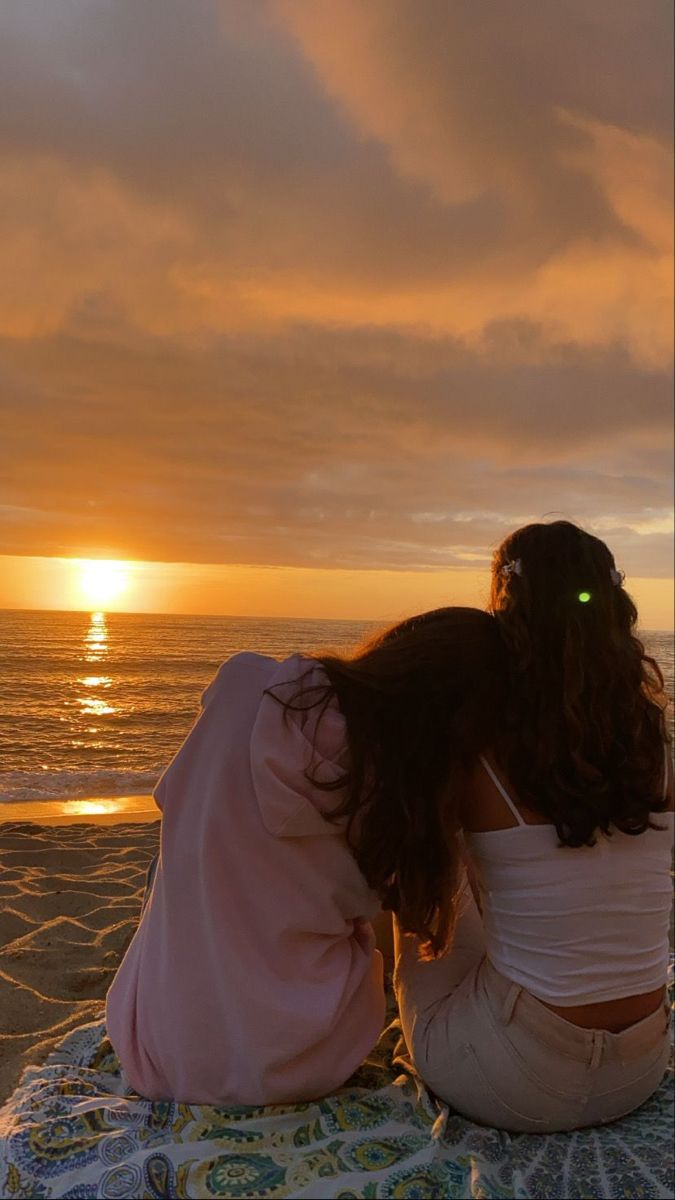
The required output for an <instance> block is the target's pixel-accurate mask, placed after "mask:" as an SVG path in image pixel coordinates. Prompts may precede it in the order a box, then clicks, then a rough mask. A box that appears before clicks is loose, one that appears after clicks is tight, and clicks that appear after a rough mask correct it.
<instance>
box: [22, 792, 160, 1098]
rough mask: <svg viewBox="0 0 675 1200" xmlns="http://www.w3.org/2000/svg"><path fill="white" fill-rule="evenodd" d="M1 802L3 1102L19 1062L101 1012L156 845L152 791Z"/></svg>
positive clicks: (40, 1056) (38, 1057)
mask: <svg viewBox="0 0 675 1200" xmlns="http://www.w3.org/2000/svg"><path fill="white" fill-rule="evenodd" d="M4 808H5V809H8V810H9V812H5V811H2V810H0V867H1V868H2V872H1V881H0V897H1V901H0V1103H2V1102H3V1101H4V1100H5V1099H6V1098H7V1096H8V1095H9V1094H10V1093H11V1091H12V1090H13V1088H14V1087H15V1086H16V1084H17V1082H18V1080H19V1076H20V1074H21V1072H22V1070H23V1068H24V1067H25V1066H27V1065H28V1064H32V1063H38V1062H41V1061H43V1060H44V1058H45V1057H46V1055H47V1054H48V1053H49V1051H50V1050H51V1049H52V1048H53V1046H54V1045H55V1044H56V1043H57V1042H58V1041H59V1040H60V1039H61V1038H62V1037H63V1036H64V1034H66V1033H67V1032H68V1031H69V1030H71V1029H73V1028H74V1027H75V1026H77V1025H79V1024H82V1023H84V1022H86V1021H91V1020H94V1019H95V1018H96V1017H97V1016H98V1015H99V1014H100V1013H101V1012H102V1009H103V1000H104V997H105V994H106V991H107V989H108V986H109V984H110V981H111V979H112V977H113V975H114V972H115V970H116V967H117V964H118V963H119V961H120V958H121V956H122V954H123V953H124V951H125V949H126V947H127V945H128V943H129V941H130V939H131V937H132V934H133V932H134V929H135V927H136V923H137V921H138V915H139V911H140V905H141V898H142V894H143V885H144V881H145V872H146V870H147V866H148V863H149V861H150V859H151V857H152V855H153V854H154V853H155V852H156V851H157V848H158V845H159V820H158V819H156V818H158V817H159V813H158V811H157V809H156V808H155V806H154V804H153V802H152V800H151V798H150V797H122V798H118V797H116V798H114V799H106V798H96V799H92V800H87V801H83V800H72V801H63V802H61V803H60V804H44V803H43V804H34V805H33V804H21V805H19V804H12V805H6V806H4ZM45 810H46V812H45ZM10 817H11V820H10V819H8V818H10ZM47 817H48V818H49V823H47V821H46V818H47Z"/></svg>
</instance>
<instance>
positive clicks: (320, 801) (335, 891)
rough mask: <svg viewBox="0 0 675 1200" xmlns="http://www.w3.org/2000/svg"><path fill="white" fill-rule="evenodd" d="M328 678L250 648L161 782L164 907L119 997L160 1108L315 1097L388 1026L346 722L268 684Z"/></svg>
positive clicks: (138, 938)
mask: <svg viewBox="0 0 675 1200" xmlns="http://www.w3.org/2000/svg"><path fill="white" fill-rule="evenodd" d="M310 667H311V670H312V674H311V677H309V678H308V680H307V681H306V682H305V683H304V684H303V686H304V687H306V686H308V685H311V684H313V683H322V682H325V675H324V673H323V672H322V670H321V668H320V667H319V666H317V665H316V664H313V663H311V662H310V661H308V660H306V659H303V658H302V657H301V656H300V655H297V654H296V655H293V656H292V657H291V658H289V659H287V660H286V661H285V662H282V663H279V662H277V661H276V659H272V658H267V657H265V656H264V655H261V654H248V653H246V654H237V655H235V656H234V657H233V658H231V659H230V660H229V661H228V662H226V663H224V664H223V665H222V666H221V668H220V670H219V671H218V674H217V675H216V677H215V679H214V680H213V682H212V683H211V685H210V686H209V687H208V689H207V690H206V692H205V693H204V696H203V699H202V704H203V708H202V712H201V714H200V716H199V719H198V721H197V722H196V724H195V725H194V727H193V729H192V731H191V732H190V734H189V735H188V737H187V739H186V741H185V742H184V743H183V746H182V747H181V749H180V750H179V751H178V753H177V755H176V757H175V758H174V759H173V762H171V764H170V765H169V767H168V768H167V770H166V771H165V772H164V774H163V776H162V778H161V779H160V781H159V783H158V785H157V788H156V791H155V799H156V801H157V804H158V805H159V807H160V808H161V809H162V813H163V819H162V832H161V851H160V859H159V864H158V869H157V874H156V876H155V882H154V887H153V890H152V894H151V898H150V902H149V904H148V905H147V907H146V909H145V912H144V914H143V917H142V919H141V922H140V925H139V927H138V929H137V931H136V933H135V935H134V938H133V941H132V942H131V944H130V946H129V949H128V950H127V953H126V955H125V957H124V959H123V961H122V963H121V964H120V967H119V970H118V972H117V974H116V976H115V978H114V980H113V982H112V985H111V987H110V990H109V992H108V997H107V1007H106V1020H107V1027H108V1034H109V1037H110V1040H111V1042H112V1044H113V1046H114V1048H115V1050H116V1051H117V1054H118V1056H119V1058H120V1061H121V1064H122V1067H123V1069H124V1071H125V1074H126V1076H127V1079H128V1080H129V1082H130V1083H131V1085H132V1087H133V1088H134V1089H135V1090H136V1091H137V1092H139V1094H140V1095H142V1096H146V1097H148V1098H149V1099H173V1100H177V1101H183V1102H186V1103H205V1104H271V1103H281V1102H285V1101H295V1100H309V1099H313V1098H315V1097H317V1096H321V1095H325V1094H327V1093H329V1092H331V1091H334V1090H335V1088H337V1087H340V1086H341V1085H342V1084H343V1083H344V1082H345V1080H346V1079H348V1077H349V1076H350V1075H351V1073H352V1072H353V1071H354V1070H355V1069H356V1067H357V1066H358V1065H359V1063H360V1062H361V1061H362V1060H363V1058H364V1057H365V1056H366V1054H367V1053H368V1052H369V1051H370V1050H371V1049H372V1047H373V1045H374V1044H375V1042H376V1040H377V1038H378V1036H379V1034H380V1031H381V1029H382V1024H383V1020H384V989H383V978H382V958H381V955H380V953H379V951H377V950H376V949H375V948H374V944H375V939H374V934H373V930H372V926H371V925H370V920H371V919H372V918H373V917H374V916H375V914H376V913H377V912H378V909H379V904H378V901H377V898H376V896H375V895H374V893H373V892H372V891H370V889H369V888H368V886H367V884H366V881H365V879H364V877H363V875H362V874H361V872H360V870H359V868H358V866H357V864H356V861H355V859H354V857H353V855H352V854H351V852H350V850H349V848H348V847H347V844H346V841H345V838H344V834H343V832H342V831H341V826H339V825H336V824H332V823H330V822H329V821H327V820H326V818H325V817H324V816H323V815H322V810H323V811H325V810H326V809H330V808H331V807H332V806H334V805H335V804H336V802H337V800H338V799H339V798H340V797H341V795H342V793H341V792H339V793H336V792H322V791H320V790H318V789H317V788H315V787H314V786H313V785H311V784H310V783H308V781H307V780H306V779H305V778H304V776H303V772H304V770H305V768H307V767H309V766H310V765H312V762H313V766H312V773H313V774H315V775H316V776H317V778H320V779H321V780H326V781H327V780H329V779H335V778H336V777H337V776H338V775H339V774H340V773H341V769H343V768H344V765H345V763H346V761H347V759H346V751H347V742H346V731H345V721H344V717H343V716H342V714H341V713H340V710H339V708H338V706H337V702H336V701H335V700H334V699H333V700H331V703H330V706H329V708H328V709H327V710H326V712H325V714H324V716H323V718H322V719H321V721H320V723H319V726H318V739H317V744H316V757H315V758H314V760H312V746H311V743H312V740H313V736H314V731H315V729H316V725H317V715H318V711H319V710H318V709H310V710H309V711H308V712H307V713H302V714H301V713H294V714H292V715H291V717H290V720H289V722H288V723H285V721H284V710H283V708H282V707H281V705H280V704H277V703H276V701H275V700H272V699H271V698H270V697H269V696H264V695H263V691H264V689H265V688H267V687H270V686H273V685H277V684H286V685H287V686H286V687H282V688H279V689H278V691H277V694H278V695H282V696H284V698H286V697H289V696H290V695H292V693H293V691H294V687H293V686H292V685H293V681H294V680H296V679H297V678H298V676H300V675H301V674H302V673H303V672H304V671H306V670H307V669H308V668H310Z"/></svg>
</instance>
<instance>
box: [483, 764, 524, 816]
mask: <svg viewBox="0 0 675 1200" xmlns="http://www.w3.org/2000/svg"><path fill="white" fill-rule="evenodd" d="M479 760H480V763H481V766H483V767H484V769H485V770H486V771H487V773H488V775H489V776H490V779H491V780H492V782H493V783H494V785H495V787H496V788H497V790H498V791H499V792H500V793H501V795H502V796H503V797H504V799H505V800H506V803H507V804H508V806H509V808H510V809H511V812H512V813H513V815H514V817H515V818H516V821H517V822H518V824H519V825H525V821H524V820H523V818H522V817H521V815H520V813H519V812H518V809H517V808H516V806H515V804H514V803H513V800H512V799H511V797H510V796H509V793H508V792H507V790H506V788H505V787H504V785H503V783H500V781H499V780H498V779H497V776H496V775H495V773H494V771H493V770H492V767H491V766H490V764H489V762H488V761H487V759H485V758H483V755H482V754H481V755H479Z"/></svg>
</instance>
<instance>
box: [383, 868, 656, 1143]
mask: <svg viewBox="0 0 675 1200" xmlns="http://www.w3.org/2000/svg"><path fill="white" fill-rule="evenodd" d="M396 949H397V957H396V970H395V973H394V987H395V989H396V994H397V998H398V1004H399V1011H400V1014H401V1022H402V1025H403V1034H404V1037H405V1040H406V1043H407V1046H408V1050H409V1052H410V1055H411V1058H412V1060H413V1063H414V1065H415V1068H416V1070H417V1072H418V1074H419V1075H420V1076H421V1078H422V1079H423V1080H424V1082H425V1083H426V1085H427V1087H429V1088H430V1090H431V1091H432V1092H434V1093H435V1094H436V1095H437V1096H438V1097H439V1098H440V1099H441V1100H444V1101H446V1102H447V1103H448V1104H450V1105H451V1106H452V1107H453V1108H454V1109H456V1110H457V1112H459V1113H461V1114H462V1115H463V1116H465V1117H468V1118H470V1119H471V1120H473V1121H477V1122H478V1123H479V1124H482V1125H492V1126H494V1127H495V1128H498V1129H505V1130H510V1131H512V1132H516V1133H518V1132H525V1133H555V1132H559V1131H562V1130H566V1129H579V1128H581V1127H583V1126H584V1125H600V1124H602V1123H604V1122H606V1121H615V1120H616V1119H617V1118H618V1117H622V1116H625V1115H626V1114H627V1113H630V1112H632V1111H633V1110H634V1109H635V1108H637V1107H638V1106H639V1105H640V1104H642V1103H643V1102H644V1101H645V1100H647V1099H648V1097H649V1096H651V1095H652V1093H653V1092H655V1091H656V1089H657V1088H658V1086H659V1084H660V1082H661V1080H662V1078H663V1076H664V1073H665V1071H666V1068H667V1065H668V1058H669V1052H670V1037H669V1032H668V1012H669V1006H668V1002H667V997H666V994H665V989H664V1003H663V1005H661V1006H659V1008H658V1009H657V1011H656V1012H654V1013H652V1014H651V1015H650V1016H648V1017H645V1019H644V1020H643V1021H639V1022H638V1023H637V1024H635V1025H631V1027H630V1028H629V1029H626V1030H624V1031H623V1032H622V1033H608V1032H607V1031H605V1030H600V1029H581V1028H579V1027H578V1026H577V1025H572V1024H571V1023H570V1022H569V1021H565V1020H564V1019H563V1018H562V1017H559V1016H558V1015H557V1014H556V1013H553V1012H551V1010H550V1009H548V1008H547V1007H546V1005H544V1004H541V1003H540V1002H539V1001H538V1000H535V998H534V996H532V995H530V993H529V992H527V991H526V990H525V989H524V988H522V987H521V986H520V985H519V984H516V983H512V982H511V981H510V980H509V979H506V978H505V977H504V976H503V975H501V974H500V973H499V972H498V971H497V970H496V969H495V968H494V967H493V966H492V964H491V962H490V961H489V960H488V959H487V958H486V957H485V950H484V943H483V926H482V921H481V918H480V914H479V912H478V910H477V908H476V904H475V901H474V899H473V896H471V893H470V892H469V890H468V888H467V889H466V890H465V892H464V895H463V899H462V904H461V914H460V917H459V920H458V925H457V931H456V935H455V941H454V943H453V947H452V949H451V951H450V952H449V953H448V954H447V955H445V956H444V957H443V958H441V959H436V960H435V961H433V962H420V961H419V942H418V940H417V938H415V937H413V936H412V935H410V934H403V935H401V934H400V932H399V931H398V930H396Z"/></svg>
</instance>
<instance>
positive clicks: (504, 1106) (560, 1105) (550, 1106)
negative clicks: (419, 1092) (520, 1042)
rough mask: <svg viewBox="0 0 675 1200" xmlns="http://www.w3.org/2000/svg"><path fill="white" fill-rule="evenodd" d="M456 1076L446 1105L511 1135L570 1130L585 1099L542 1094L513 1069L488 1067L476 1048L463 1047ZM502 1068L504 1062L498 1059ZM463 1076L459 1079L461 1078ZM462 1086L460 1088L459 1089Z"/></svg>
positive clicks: (471, 1046)
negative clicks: (458, 1072) (460, 1069)
mask: <svg viewBox="0 0 675 1200" xmlns="http://www.w3.org/2000/svg"><path fill="white" fill-rule="evenodd" d="M465 1051H466V1054H465V1058H464V1060H463V1064H462V1065H463V1068H464V1069H463V1070H462V1071H461V1073H460V1077H456V1078H455V1079H453V1085H454V1086H453V1093H454V1095H453V1096H452V1097H448V1099H449V1102H450V1103H452V1104H453V1106H454V1107H456V1108H457V1110H458V1112H460V1113H462V1114H463V1115H464V1116H466V1117H468V1118H469V1119H470V1120H473V1121H476V1122H478V1123H479V1124H482V1125H490V1126H493V1127H495V1128H497V1129H504V1130H507V1131H508V1132H511V1133H555V1132H559V1131H561V1130H565V1129H574V1128H575V1126H576V1123H577V1121H578V1119H579V1116H580V1114H581V1111H582V1109H583V1107H584V1103H585V1097H574V1098H572V1097H570V1098H563V1097H561V1096H556V1095H553V1094H551V1093H542V1092H541V1090H540V1089H539V1088H537V1087H536V1086H533V1085H532V1082H531V1081H530V1080H529V1079H528V1078H527V1077H525V1076H524V1075H523V1074H522V1073H521V1072H520V1071H519V1070H518V1069H517V1068H514V1069H508V1068H507V1069H502V1070H495V1069H494V1067H495V1062H494V1060H493V1059H492V1058H491V1061H490V1066H489V1067H488V1066H487V1065H486V1064H484V1063H483V1061H482V1060H481V1056H480V1054H479V1052H478V1051H477V1049H476V1047H475V1046H474V1045H472V1044H471V1043H467V1044H466V1045H465ZM500 1065H501V1067H504V1060H503V1059H502V1060H501V1064H500ZM462 1076H463V1078H461V1077H462ZM462 1084H463V1085H464V1086H462Z"/></svg>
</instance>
